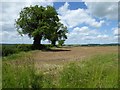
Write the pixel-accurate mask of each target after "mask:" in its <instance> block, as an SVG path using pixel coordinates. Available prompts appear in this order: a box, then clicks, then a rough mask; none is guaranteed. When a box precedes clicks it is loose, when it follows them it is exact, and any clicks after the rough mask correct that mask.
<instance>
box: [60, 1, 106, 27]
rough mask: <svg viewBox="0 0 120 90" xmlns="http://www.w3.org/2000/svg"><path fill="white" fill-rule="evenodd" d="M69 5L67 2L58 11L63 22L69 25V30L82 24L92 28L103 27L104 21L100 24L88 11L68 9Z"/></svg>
mask: <svg viewBox="0 0 120 90" xmlns="http://www.w3.org/2000/svg"><path fill="white" fill-rule="evenodd" d="M68 7H69V4H68V3H67V2H66V3H65V4H64V5H63V6H62V7H60V8H59V9H58V13H59V14H60V15H59V17H60V19H61V22H62V23H64V24H65V25H67V26H68V27H69V28H73V27H76V26H78V25H80V24H86V25H89V26H92V27H101V26H102V24H104V22H105V21H104V20H102V21H100V22H98V21H96V20H95V19H94V18H92V16H91V15H90V14H89V13H87V10H84V9H80V8H78V9H76V10H70V9H68Z"/></svg>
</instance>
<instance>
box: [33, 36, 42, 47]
mask: <svg viewBox="0 0 120 90" xmlns="http://www.w3.org/2000/svg"><path fill="white" fill-rule="evenodd" d="M41 39H42V36H39V35H37V36H35V37H34V42H33V44H34V45H40V44H41Z"/></svg>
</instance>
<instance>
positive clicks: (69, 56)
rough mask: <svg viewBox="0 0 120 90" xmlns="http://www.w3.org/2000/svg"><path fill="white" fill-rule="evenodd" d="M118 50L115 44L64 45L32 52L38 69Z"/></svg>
mask: <svg viewBox="0 0 120 90" xmlns="http://www.w3.org/2000/svg"><path fill="white" fill-rule="evenodd" d="M114 52H116V53H117V52H118V47H117V46H96V47H64V48H56V49H52V50H51V51H38V50H37V51H35V52H34V53H32V56H33V60H34V61H35V66H36V67H37V68H38V69H42V68H44V69H45V68H46V69H47V68H48V67H50V68H52V67H53V68H55V67H59V66H61V65H63V64H65V63H69V62H72V61H80V60H82V59H84V58H89V57H91V56H93V55H99V54H107V53H114Z"/></svg>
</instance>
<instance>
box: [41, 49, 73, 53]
mask: <svg viewBox="0 0 120 90" xmlns="http://www.w3.org/2000/svg"><path fill="white" fill-rule="evenodd" d="M42 51H44V52H65V51H71V50H68V49H47V50H42Z"/></svg>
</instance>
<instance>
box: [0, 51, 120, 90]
mask: <svg viewBox="0 0 120 90" xmlns="http://www.w3.org/2000/svg"><path fill="white" fill-rule="evenodd" d="M33 61H34V60H32V58H30V57H28V58H26V59H25V60H23V62H21V63H17V61H16V62H14V63H13V62H12V61H10V60H9V62H7V58H6V60H3V68H2V69H3V70H2V71H3V75H2V76H3V77H2V78H3V79H2V85H3V88H117V87H118V55H117V54H115V53H114V54H106V55H96V56H93V57H92V58H89V59H85V60H82V61H80V62H79V63H78V62H77V63H76V62H72V63H70V64H67V65H65V66H63V68H62V70H60V71H54V72H57V75H56V74H55V73H49V72H48V73H46V74H45V73H44V72H43V71H40V72H39V73H38V72H36V68H35V66H34V65H35V64H34V62H33ZM58 72H59V73H58Z"/></svg>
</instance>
